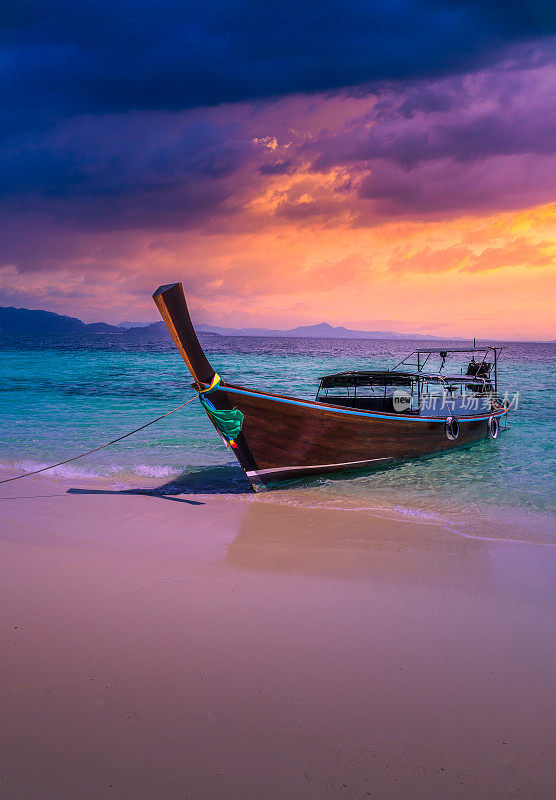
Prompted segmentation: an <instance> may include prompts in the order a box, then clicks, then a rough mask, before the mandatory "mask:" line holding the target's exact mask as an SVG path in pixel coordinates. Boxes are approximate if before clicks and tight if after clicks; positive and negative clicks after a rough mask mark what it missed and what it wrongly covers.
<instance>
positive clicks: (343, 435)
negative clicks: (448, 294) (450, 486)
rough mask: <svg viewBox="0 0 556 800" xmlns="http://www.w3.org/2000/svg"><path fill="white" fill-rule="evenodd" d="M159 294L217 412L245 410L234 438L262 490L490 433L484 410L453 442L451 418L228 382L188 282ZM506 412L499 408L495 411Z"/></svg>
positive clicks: (464, 423) (463, 422) (199, 386)
mask: <svg viewBox="0 0 556 800" xmlns="http://www.w3.org/2000/svg"><path fill="white" fill-rule="evenodd" d="M153 299H154V301H155V303H156V305H157V307H158V309H159V310H160V313H161V315H162V318H163V320H164V321H165V323H166V325H167V326H168V330H169V331H170V334H171V335H172V337H173V339H174V341H175V343H176V346H177V348H178V350H179V352H180V353H181V355H182V357H183V359H184V361H185V363H186V364H187V368H188V369H189V371H190V372H191V375H192V377H193V380H194V384H193V385H194V388H195V389H196V390H197V391H198V392H200V393H202V395H203V396H204V397H205V398H207V399H208V398H209V397H210V403H211V405H212V406H213V407H214V409H216V410H217V411H230V410H231V409H234V408H237V409H239V411H241V412H242V413H243V425H242V429H241V432H240V433H239V434H236V433H235V432H234V439H230V440H229V441H230V442H231V443H232V444H233V451H234V453H235V455H236V456H237V459H238V461H239V463H240V464H241V466H242V467H243V469H244V470H245V473H246V475H247V477H248V478H249V480H250V482H251V485H252V486H253V488H254V489H255V490H259V489H263V488H265V487H267V486H269V485H270V484H272V483H275V482H276V481H280V480H284V479H289V478H298V477H303V476H305V475H318V474H320V473H328V472H340V471H347V470H356V469H365V468H367V467H373V466H375V467H376V466H381V465H383V464H388V463H390V462H393V461H398V460H400V459H404V458H414V457H417V456H423V455H427V454H429V453H438V452H442V451H445V450H451V449H453V448H455V447H461V446H462V445H466V444H470V443H471V442H475V441H477V440H478V439H482V438H483V437H485V436H487V435H488V431H489V416H485V415H484V414H483V415H480V414H479V415H474V416H468V417H460V418H459V420H458V421H459V436H458V437H457V438H456V439H454V438H452V439H450V438H448V436H447V435H446V420H445V419H444V418H427V417H422V416H419V415H404V414H392V413H379V412H374V411H359V410H356V409H353V408H351V409H350V408H343V407H341V406H337V405H331V404H329V403H322V402H319V401H316V400H303V399H301V398H295V397H287V396H285V395H279V394H272V393H271V392H262V391H258V390H253V389H246V388H245V387H243V386H236V385H234V384H231V383H227V382H226V383H224V382H223V381H222V380H221V379H220V377H219V376H218V375H217V374H216V373H215V371H214V369H213V368H212V366H211V365H210V363H209V361H208V359H207V357H206V355H205V353H204V351H203V348H202V347H201V345H200V343H199V340H198V338H197V335H196V333H195V329H194V327H193V325H192V322H191V318H190V316H189V310H188V308H187V303H186V300H185V295H184V292H183V287H182V285H181V283H173V284H166V285H164V286H160V287H159V288H158V289H157V290H156V292H155V293H154V294H153ZM205 410H207V404H206V402H205ZM505 413H507V410H506V409H505V408H503V407H502V406H500V408H499V409H496V411H494V412H493V413H492V414H491V415H490V416H494V417H501V416H503V415H504V414H505ZM209 419H210V420H211V422H212V424H213V425H214V426H215V428H216V430H218V428H217V426H216V423H215V418H213V417H211V416H210V415H209ZM220 435H221V436H222V434H220ZM223 438H224V437H223Z"/></svg>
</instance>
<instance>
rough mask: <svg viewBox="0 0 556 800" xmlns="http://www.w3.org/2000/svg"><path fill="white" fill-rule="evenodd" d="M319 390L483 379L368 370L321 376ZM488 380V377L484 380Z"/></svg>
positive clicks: (436, 373)
mask: <svg viewBox="0 0 556 800" xmlns="http://www.w3.org/2000/svg"><path fill="white" fill-rule="evenodd" d="M319 380H320V381H321V384H320V388H321V389H332V388H335V389H336V388H346V387H357V386H410V385H411V384H412V383H413V382H414V381H422V382H425V381H426V382H427V383H465V384H473V385H474V384H477V383H482V382H483V381H484V380H485V378H483V377H482V376H481V377H479V378H477V376H475V375H448V374H446V373H439V372H419V373H416V372H400V371H398V370H369V371H363V370H360V371H356V372H336V373H333V374H332V375H322V376H321V377H320V378H319ZM486 380H488V377H487V378H486Z"/></svg>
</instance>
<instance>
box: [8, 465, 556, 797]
mask: <svg viewBox="0 0 556 800" xmlns="http://www.w3.org/2000/svg"><path fill="white" fill-rule="evenodd" d="M296 496H297V497H299V495H296V494H295V491H292V492H285V493H282V494H280V493H273V494H267V495H261V496H255V495H242V494H238V495H235V496H226V495H222V496H217V495H212V494H180V493H175V494H166V495H162V496H161V495H157V494H142V493H128V492H124V493H120V492H118V491H113V490H112V489H111V488H110V487H108V486H106V485H101V484H94V485H93V484H85V483H83V482H82V481H81V482H79V483H77V482H76V481H75V480H74V481H70V480H69V479H65V480H62V479H46V478H43V479H28V480H25V481H20V482H16V483H12V484H5V485H4V486H2V487H0V531H1V533H0V651H1V653H2V670H1V678H0V681H1V685H0V691H1V708H2V726H1V733H0V756H1V769H0V794H1V795H2V796H5V797H7V798H10V800H44V799H45V798H57V800H65V799H66V798H78V799H79V800H104V799H105V798H106V799H107V800H108V799H109V798H110V799H112V798H114V800H124V799H125V800H139V798H145V799H146V800H163V799H167V800H184V799H185V798H199V799H200V800H205V799H206V800H209V799H210V800H220V799H222V800H251V799H253V800H274V799H275V800H284V799H285V798H288V799H289V798H292V799H293V800H295V799H296V798H307V799H312V798H319V799H320V798H323V799H324V800H328V799H330V800H333V799H335V798H373V799H374V800H421V798H422V799H423V800H425V798H426V800H431V798H434V799H436V798H442V799H443V800H446V799H447V800H452V798H453V800H460V798H461V800H479V799H480V800H483V799H484V800H511V799H512V798H515V799H516V800H517V799H518V798H519V799H520V800H525V799H528V800H545V798H546V800H548V799H549V798H552V797H554V792H555V778H556V776H555V773H554V759H553V756H554V744H555V739H554V732H555V730H554V729H555V724H554V694H555V689H554V687H555V686H556V658H555V656H556V637H555V635H554V630H555V620H556V604H555V592H554V585H555V581H554V578H555V575H556V549H555V548H553V547H548V546H543V545H538V544H534V543H523V542H518V543H516V542H512V541H505V542H504V541H488V534H489V531H485V540H480V539H477V538H465V536H461V535H457V534H455V533H454V532H453V531H451V530H450V529H449V527H446V526H443V525H442V524H440V523H436V522H430V521H429V522H424V521H416V520H411V519H408V518H404V517H402V516H400V515H397V514H394V513H391V514H389V513H382V512H379V511H372V510H359V511H356V510H353V511H346V510H345V509H343V510H342V509H336V510H334V509H332V508H324V507H318V504H316V507H307V506H310V504H309V503H307V502H306V503H305V506H306V507H304V506H303V503H299V502H295V497H296ZM317 496H318V492H315V497H317ZM303 497H306V496H305V495H304V496H303ZM292 499H293V500H294V501H292ZM510 538H511V537H510Z"/></svg>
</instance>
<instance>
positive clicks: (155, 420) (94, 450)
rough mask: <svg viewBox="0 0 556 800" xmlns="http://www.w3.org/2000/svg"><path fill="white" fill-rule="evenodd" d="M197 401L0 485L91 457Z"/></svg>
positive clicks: (184, 404)
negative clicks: (110, 439)
mask: <svg viewBox="0 0 556 800" xmlns="http://www.w3.org/2000/svg"><path fill="white" fill-rule="evenodd" d="M196 399H197V395H194V396H193V397H190V398H189V400H187V401H186V402H185V403H182V404H181V406H176V408H173V409H172V410H171V411H168V412H167V413H166V414H163V415H162V416H161V417H157V418H156V419H152V420H151V421H150V422H146V423H145V424H144V425H141V427H140V428H135V430H133V431H129V433H124V435H123V436H118V438H117V439H112V441H111V442H106V444H101V445H100V446H99V447H93V449H92V450H87V452H86V453H80V454H79V455H78V456H73V457H72V458H67V459H66V460H65V461H58V463H57V464H51V465H50V466H49V467H42V468H41V469H35V470H33V472H24V473H23V475H15V476H14V477H13V478H4V480H2V481H0V483H9V482H10V481H18V480H20V478H28V477H29V475H37V473H39V472H46V471H47V470H49V469H54V467H61V466H62V465H63V464H69V463H70V461H77V459H78V458H84V457H85V456H89V455H91V453H96V452H97V451H98V450H104V448H105V447H110V445H111V444H115V443H116V442H121V440H122V439H127V437H128V436H133V434H134V433H139V431H142V430H143V428H148V427H149V425H154V423H155V422H159V421H160V420H161V419H164V417H169V416H170V414H174V413H175V412H176V411H179V410H180V408H183V407H184V406H187V405H189V403H192V402H193V400H196Z"/></svg>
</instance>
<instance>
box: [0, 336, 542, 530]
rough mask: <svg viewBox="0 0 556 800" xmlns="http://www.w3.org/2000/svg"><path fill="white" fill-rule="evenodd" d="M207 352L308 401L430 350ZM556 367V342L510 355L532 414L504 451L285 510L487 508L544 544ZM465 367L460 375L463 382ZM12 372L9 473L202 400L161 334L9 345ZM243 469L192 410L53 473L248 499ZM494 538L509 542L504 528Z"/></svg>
mask: <svg viewBox="0 0 556 800" xmlns="http://www.w3.org/2000/svg"><path fill="white" fill-rule="evenodd" d="M440 344H441V343H440V342H438V343H437V342H434V343H433V344H432V346H435V347H436V346H440ZM203 345H204V347H205V349H206V352H207V354H208V355H209V358H210V360H211V362H212V364H213V366H214V367H215V369H216V370H217V371H218V372H219V373H220V374H221V375H222V376H223V377H225V378H226V379H228V380H230V381H236V382H239V383H242V384H244V385H247V386H254V387H260V388H266V389H269V390H272V391H281V392H284V393H287V394H292V395H297V396H302V397H308V398H312V397H314V394H315V390H316V386H317V385H318V377H319V376H320V375H322V374H325V373H329V372H334V371H339V370H343V369H356V368H366V369H371V368H375V367H378V368H381V367H392V366H394V365H395V364H396V362H397V361H399V360H400V359H401V358H403V356H404V355H405V354H406V353H408V352H410V351H411V350H412V348H413V347H414V346H417V345H420V346H427V345H426V344H424V343H423V342H419V343H417V342H415V343H414V342H408V341H397V340H348V339H343V340H322V339H289V338H284V339H272V338H267V339H264V338H257V339H254V338H250V337H219V336H213V335H206V336H204V337H203ZM462 345H463V343H461V342H457V343H453V346H462ZM555 356H556V346H555V345H554V344H543V343H507V344H505V350H504V351H503V354H502V358H501V360H500V362H499V390H501V391H502V393H503V392H504V391H506V390H507V391H509V392H510V393H511V394H513V393H514V392H516V391H519V404H518V408H517V410H516V411H513V412H512V413H511V414H510V417H509V425H510V428H509V430H508V431H506V432H503V433H502V434H501V435H500V436H499V438H498V439H497V440H496V441H492V440H486V439H485V440H484V441H482V442H480V443H478V444H476V445H473V446H471V447H469V448H465V449H462V450H456V451H452V452H450V453H447V454H444V455H440V456H433V457H428V458H422V459H418V460H412V461H407V462H404V463H402V464H399V465H397V466H394V467H390V468H387V469H382V470H380V471H374V472H367V473H364V474H363V473H362V474H356V475H352V476H350V477H349V478H348V477H346V476H345V475H344V476H335V477H320V478H315V479H314V480H311V481H303V482H298V483H296V484H293V485H289V486H288V487H287V488H282V490H281V491H282V494H281V495H280V497H281V501H283V502H294V503H298V502H299V503H315V502H317V503H322V504H336V505H337V506H338V507H342V503H344V505H345V507H350V508H357V507H358V506H360V507H374V506H377V507H382V508H384V507H385V506H386V507H390V508H393V509H396V510H397V511H398V512H402V513H404V514H420V515H425V516H427V515H429V516H432V517H437V516H440V517H442V518H446V519H451V520H453V519H456V520H457V519H460V518H465V519H467V520H468V521H469V520H470V519H472V518H473V512H475V511H476V510H477V509H480V510H481V513H482V516H483V519H492V520H495V521H498V522H499V521H500V519H502V518H503V519H505V520H513V522H510V523H509V524H510V526H511V527H512V530H513V529H514V528H515V527H516V525H517V527H518V528H519V529H520V530H521V529H522V528H525V529H526V528H527V527H528V526H529V527H530V526H533V527H534V528H535V529H538V530H539V532H541V531H542V532H543V539H544V538H545V537H546V536H549V534H550V531H549V528H550V520H551V518H550V516H549V513H550V511H551V510H552V508H553V506H552V505H551V503H552V500H551V498H552V497H553V494H554V487H555V470H554V458H553V452H554V450H553V448H554V438H555V437H554V410H555V409H554V406H555V400H554V396H555V388H556V387H555V383H556V381H555V373H554V363H555ZM464 358H465V357H461V359H462V360H461V361H460V362H458V363H457V369H458V371H459V367H460V366H462V365H463V364H464V363H465V362H464ZM0 368H1V373H0V374H1V375H2V382H1V385H0V415H1V423H0V425H1V429H0V430H1V435H0V469H2V472H4V473H5V474H6V473H10V474H11V473H12V472H17V471H21V470H32V469H37V468H39V467H40V466H44V465H46V464H48V463H52V462H54V461H57V460H62V459H63V458H67V457H69V456H71V455H72V454H74V453H78V452H80V451H83V450H85V449H88V448H90V447H94V446H96V445H97V444H99V443H102V442H104V441H106V440H110V439H112V438H114V437H116V436H118V435H121V434H122V433H125V432H126V431H127V430H130V429H131V428H134V427H138V426H139V425H141V424H144V423H145V422H147V421H148V420H150V419H152V418H154V417H156V416H159V415H160V414H163V413H165V412H166V411H168V410H169V409H170V408H172V407H174V406H176V405H179V404H180V403H181V402H183V401H184V399H187V398H188V397H189V396H191V395H192V390H191V388H190V378H189V374H188V372H187V370H186V369H185V366H184V364H183V362H182V360H181V357H180V356H179V354H178V353H177V351H176V349H175V346H174V345H173V343H172V341H171V340H170V338H169V337H167V336H162V335H160V336H159V335H148V334H142V335H140V336H137V335H132V334H127V333H124V334H121V335H117V336H113V335H112V336H106V335H104V336H102V335H96V336H95V335H89V336H87V337H86V338H78V337H72V338H60V337H56V338H51V339H48V340H42V341H33V340H26V341H22V342H19V343H3V344H2V345H0ZM235 465H236V461H235V458H234V456H233V455H232V454H231V452H229V451H227V450H226V449H224V447H223V445H222V444H221V442H220V440H219V439H218V437H216V436H215V434H214V431H213V429H212V427H211V426H210V424H209V423H208V421H207V419H206V417H205V415H204V413H202V412H201V409H200V407H199V404H198V403H197V402H193V403H192V404H191V405H189V406H187V407H186V408H184V409H183V410H182V411H179V412H177V413H176V414H175V415H172V416H170V417H168V418H166V419H164V420H162V421H161V422H159V423H156V424H155V425H153V426H151V427H149V428H147V429H146V430H144V431H141V432H140V433H138V434H137V435H135V436H133V437H130V438H129V439H126V440H124V441H122V442H120V443H118V444H116V445H114V446H112V447H110V448H109V449H107V450H103V451H100V452H99V453H95V454H93V455H91V456H88V457H87V458H86V459H83V460H82V461H78V462H76V463H74V464H70V465H67V466H65V467H61V468H59V469H58V470H55V471H53V472H51V473H47V474H50V475H52V474H59V475H63V476H66V477H75V478H93V477H104V478H110V479H111V480H112V481H114V482H117V483H118V485H134V484H137V483H143V484H148V485H151V486H156V485H158V484H165V483H169V482H170V483H171V482H172V481H178V482H179V481H180V480H181V481H182V483H183V482H184V481H185V483H184V486H185V487H187V486H195V487H196V489H197V491H200V492H203V491H204V492H218V493H226V492H229V491H231V492H243V491H244V490H245V491H248V486H247V484H246V481H245V479H244V477H243V474H242V473H241V471H240V470H239V468H238V467H236V466H235ZM225 467H228V468H225ZM223 468H225V469H223ZM180 476H181V477H180ZM516 520H520V522H519V524H518V523H517V522H516ZM524 520H525V522H523V521H524ZM493 526H494V527H496V528H497V530H499V526H498V524H496V525H495V523H494V522H493ZM483 527H484V526H483ZM493 529H494V528H493Z"/></svg>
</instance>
